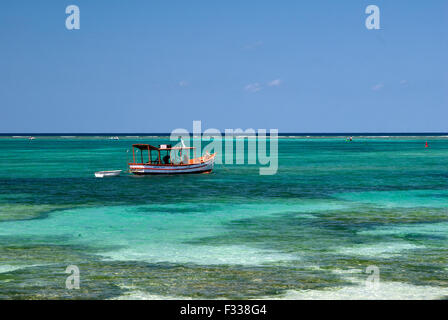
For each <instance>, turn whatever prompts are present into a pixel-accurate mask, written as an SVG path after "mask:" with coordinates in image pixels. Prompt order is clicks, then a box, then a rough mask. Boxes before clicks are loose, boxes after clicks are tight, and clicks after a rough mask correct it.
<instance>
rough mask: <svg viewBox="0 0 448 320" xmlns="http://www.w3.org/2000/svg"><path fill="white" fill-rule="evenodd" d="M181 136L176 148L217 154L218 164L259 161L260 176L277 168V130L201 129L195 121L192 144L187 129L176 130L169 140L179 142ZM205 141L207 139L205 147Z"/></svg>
mask: <svg viewBox="0 0 448 320" xmlns="http://www.w3.org/2000/svg"><path fill="white" fill-rule="evenodd" d="M179 137H182V141H181V142H179V143H178V144H176V145H175V147H183V148H189V147H193V148H196V150H197V151H200V152H201V154H202V155H203V154H212V153H216V158H215V163H216V164H253V165H255V164H258V165H260V166H261V167H260V169H259V173H260V175H274V174H276V173H277V171H278V130H277V129H270V130H269V135H268V134H267V130H266V129H258V130H254V129H251V128H250V129H246V130H243V129H225V130H224V134H222V133H221V131H219V130H218V129H213V128H210V129H206V130H204V131H202V123H201V121H193V132H192V137H193V139H192V140H193V144H192V145H191V144H190V138H191V135H190V131H189V130H187V129H184V128H178V129H175V130H173V131H172V132H171V135H170V141H179ZM203 142H207V144H206V145H205V146H204V148H203ZM246 142H247V148H246V147H245V144H246ZM223 147H224V151H223ZM268 150H269V152H268ZM246 151H247V152H246ZM172 158H174V156H172Z"/></svg>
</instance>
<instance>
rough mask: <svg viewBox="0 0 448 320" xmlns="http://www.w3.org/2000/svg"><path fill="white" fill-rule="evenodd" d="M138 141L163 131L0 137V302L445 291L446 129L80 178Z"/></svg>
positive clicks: (297, 144)
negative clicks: (373, 281) (76, 280)
mask: <svg viewBox="0 0 448 320" xmlns="http://www.w3.org/2000/svg"><path fill="white" fill-rule="evenodd" d="M427 140H428V141H429V144H430V148H428V149H426V148H424V146H425V141H427ZM137 141H138V142H147V143H150V144H155V145H156V144H160V143H164V142H168V141H167V140H166V138H163V137H140V138H135V137H128V138H125V137H123V138H121V139H120V141H109V140H107V139H106V138H104V137H38V139H36V140H34V141H32V142H29V141H28V140H26V139H18V138H11V137H3V138H0V298H1V299H37V298H44V299H54V298H75V299H126V298H130V299H137V298H142V299H168V298H177V299H190V298H193V299H223V298H242V299H253V298H268V299H272V298H278V299H283V298H286V299H294V298H297V299H307V298H310V299H314V298H323V299H326V298H330V299H353V298H359V299H364V298H366V299H368V298H385V299H392V298H398V299H413V298H428V299H440V298H446V297H448V258H447V257H448V201H447V200H448V161H447V159H448V138H443V137H439V138H434V137H431V138H425V137H382V138H357V139H355V141H353V142H351V143H348V142H346V141H345V139H344V138H343V137H342V138H338V137H321V138H303V137H302V138H281V139H280V140H279V171H278V173H277V174H276V175H274V176H260V175H259V174H258V173H259V166H257V165H216V167H215V170H214V172H213V173H212V174H208V175H180V176H165V177H159V176H149V177H135V176H131V175H128V174H126V173H125V174H123V175H122V176H121V177H117V178H109V179H96V178H94V176H93V173H94V172H95V171H99V170H113V169H126V163H127V161H128V160H130V158H131V155H132V152H129V151H128V150H129V148H130V145H131V144H132V143H134V142H137ZM68 265H76V266H78V267H79V269H80V279H81V283H80V289H79V290H67V289H66V287H65V281H66V277H67V276H68V275H67V274H65V269H66V267H67V266H68ZM372 265H374V266H377V267H378V268H379V270H380V286H379V287H378V288H377V289H375V290H372V289H369V288H368V287H366V285H365V280H366V279H367V277H368V276H369V275H368V274H366V272H365V270H366V268H367V267H368V266H372Z"/></svg>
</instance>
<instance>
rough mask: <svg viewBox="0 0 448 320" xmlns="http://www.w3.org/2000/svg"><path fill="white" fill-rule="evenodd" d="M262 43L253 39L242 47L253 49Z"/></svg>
mask: <svg viewBox="0 0 448 320" xmlns="http://www.w3.org/2000/svg"><path fill="white" fill-rule="evenodd" d="M262 45H263V41H255V42H252V43H249V44H246V45H245V46H244V49H255V48H258V47H261V46H262Z"/></svg>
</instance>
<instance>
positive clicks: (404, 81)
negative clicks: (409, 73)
mask: <svg viewBox="0 0 448 320" xmlns="http://www.w3.org/2000/svg"><path fill="white" fill-rule="evenodd" d="M400 84H401V85H402V86H403V87H406V86H407V85H408V84H409V82H408V80H401V81H400Z"/></svg>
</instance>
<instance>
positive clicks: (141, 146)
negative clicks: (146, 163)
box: [132, 143, 196, 151]
mask: <svg viewBox="0 0 448 320" xmlns="http://www.w3.org/2000/svg"><path fill="white" fill-rule="evenodd" d="M163 146H167V147H166V148H165V147H163ZM132 147H134V148H137V149H140V150H156V151H161V150H193V149H196V148H195V147H171V145H161V146H160V148H157V147H154V146H152V145H150V144H141V143H140V144H133V145H132Z"/></svg>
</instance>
